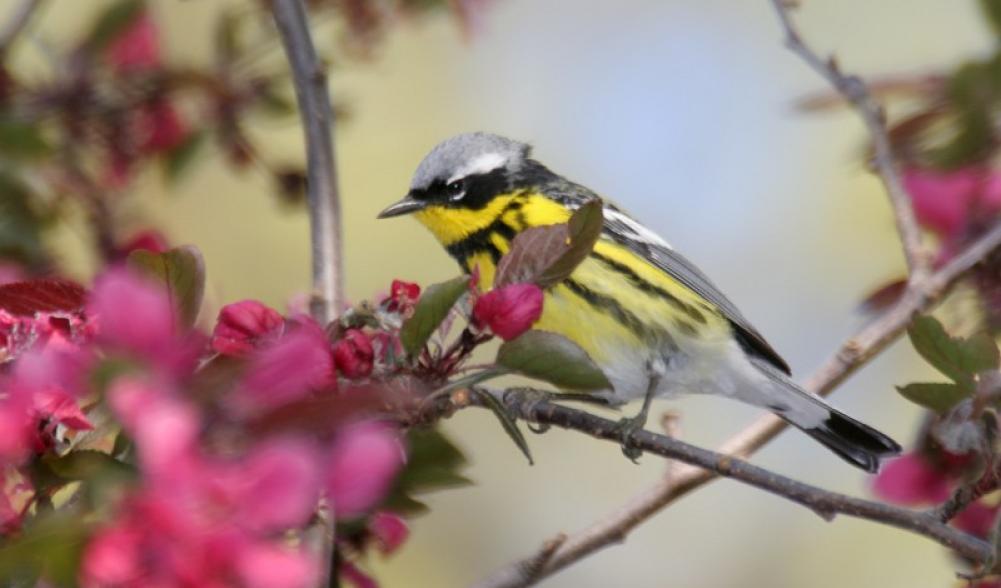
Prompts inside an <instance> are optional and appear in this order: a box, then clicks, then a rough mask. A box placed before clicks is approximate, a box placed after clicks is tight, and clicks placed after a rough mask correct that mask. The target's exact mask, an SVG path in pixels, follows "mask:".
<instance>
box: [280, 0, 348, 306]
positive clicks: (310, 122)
mask: <svg viewBox="0 0 1001 588" xmlns="http://www.w3.org/2000/svg"><path fill="white" fill-rule="evenodd" d="M271 8H272V12H273V13H274V17H275V22H276V23H277V25H278V31H279V33H280V34H281V38H282V46H283V47H284V48H285V55H286V56H287V57H288V61H289V64H290V65H291V67H292V77H293V80H294V82H295V93H296V98H297V100H298V103H299V112H300V114H301V116H302V126H303V134H304V135H305V139H306V154H307V159H308V165H307V167H308V169H307V172H308V188H309V194H308V195H309V221H310V237H311V242H312V252H313V293H312V298H311V301H310V310H311V312H312V314H313V316H314V317H315V318H316V319H317V320H318V321H320V322H321V323H322V324H326V323H328V322H330V321H331V320H333V318H334V317H335V316H336V314H337V313H338V312H339V310H340V308H341V302H342V301H343V299H344V297H343V287H344V284H343V275H344V274H343V269H342V259H343V255H342V254H341V251H342V249H341V225H340V222H341V205H340V197H339V194H338V189H337V168H336V166H335V165H334V161H335V160H334V143H333V140H332V138H331V135H332V133H333V129H334V116H333V109H332V108H331V106H330V94H329V92H328V89H327V74H326V72H325V70H324V68H323V65H322V64H321V63H320V61H319V59H318V58H317V56H316V49H315V48H314V46H313V40H312V36H311V35H310V32H309V22H308V19H307V16H306V8H305V6H304V5H303V2H302V0H272V3H271Z"/></svg>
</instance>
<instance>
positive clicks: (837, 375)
mask: <svg viewBox="0 0 1001 588" xmlns="http://www.w3.org/2000/svg"><path fill="white" fill-rule="evenodd" d="M998 247H1001V224H999V225H997V226H995V227H994V228H993V229H991V230H990V231H989V232H988V233H986V234H984V235H983V236H982V237H980V238H979V239H978V240H977V241H976V242H974V243H973V244H972V245H970V247H968V248H967V249H966V250H965V251H963V252H962V253H961V254H959V255H958V256H956V257H955V258H953V259H952V260H951V261H950V262H949V263H948V264H946V265H945V266H944V267H942V268H941V269H939V270H938V271H936V272H935V273H933V274H930V275H927V276H925V277H924V278H923V279H921V280H920V281H916V282H913V281H912V282H911V283H910V284H909V285H908V288H907V291H906V292H905V293H904V295H903V296H902V297H901V299H900V300H899V301H898V302H897V304H896V305H895V306H894V307H893V308H891V309H890V310H888V311H886V312H885V313H884V314H883V315H882V316H881V317H880V318H879V319H877V320H876V321H874V322H872V323H871V324H869V325H868V326H867V327H865V328H863V329H862V330H861V331H859V332H858V333H857V334H856V335H855V336H853V337H851V338H849V339H848V340H847V341H845V343H843V344H842V345H841V348H840V349H839V350H838V351H837V352H836V353H835V354H834V355H833V356H832V357H831V358H830V359H829V360H828V361H827V362H826V363H825V364H824V365H823V366H821V368H820V369H819V370H817V371H816V372H815V373H814V374H813V375H812V376H811V377H810V378H808V379H807V380H806V381H805V383H804V387H805V388H806V389H807V390H810V391H812V392H815V393H817V394H820V395H822V396H826V395H827V394H829V393H830V392H831V391H833V390H834V389H835V388H836V387H837V386H838V385H839V384H841V383H842V382H843V381H845V380H846V379H847V378H848V377H849V376H850V375H851V374H853V373H855V371H857V370H858V369H859V368H860V367H862V366H863V365H865V364H866V363H868V362H869V360H871V359H872V358H873V357H875V356H876V355H877V354H878V353H879V352H880V351H882V350H883V349H884V348H886V347H887V346H888V345H889V344H890V343H891V342H893V341H894V340H895V339H897V338H898V337H899V336H900V335H901V334H902V333H903V332H904V330H905V329H906V328H907V325H908V324H909V323H910V321H911V319H912V318H913V317H914V315H916V314H918V313H921V312H925V311H927V310H929V309H930V308H932V307H933V306H935V305H936V304H937V303H938V302H940V301H941V300H942V299H943V298H944V296H945V294H946V293H947V292H948V290H949V288H950V287H951V286H952V285H953V284H954V283H955V282H956V281H957V280H959V279H960V278H961V277H962V276H963V275H964V274H965V273H966V272H967V271H968V270H970V269H971V268H972V267H973V266H975V265H976V264H977V263H979V262H980V261H982V260H983V259H984V258H985V257H986V256H987V255H988V254H990V253H991V252H993V251H994V250H996V249H997V248H998ZM786 426H787V425H786V423H785V422H784V421H782V420H781V419H778V418H776V417H774V416H772V415H767V416H764V417H762V418H760V419H758V421H757V422H755V423H753V424H751V425H750V426H749V427H747V428H746V429H744V430H743V431H741V432H739V433H737V434H736V435H734V436H733V437H731V438H730V439H729V440H727V441H726V442H725V443H723V444H722V445H721V446H720V447H719V449H718V451H719V452H720V453H721V454H725V455H728V456H739V457H747V456H750V455H752V454H753V453H754V452H756V451H757V450H758V449H760V448H761V447H763V446H764V445H765V444H767V443H768V442H769V441H771V440H772V439H774V438H775V437H776V436H777V435H778V434H779V433H781V432H782V431H783V430H784V429H785V428H786ZM672 457H674V456H672ZM682 461H684V460H682ZM687 463H689V465H687V466H684V467H678V468H676V469H673V470H672V472H671V475H670V477H668V478H665V479H663V480H661V481H659V482H658V483H657V484H655V485H654V486H652V487H650V488H648V489H646V490H644V491H643V492H642V493H640V494H637V495H636V496H634V497H633V498H632V499H631V500H630V501H628V502H627V503H626V504H625V505H623V506H622V507H620V508H619V509H618V510H616V511H614V512H612V513H611V514H609V515H608V516H607V517H605V518H604V519H601V520H599V521H597V522H596V523H594V524H593V525H591V526H590V527H587V528H585V529H583V530H581V531H578V532H576V533H572V534H570V535H569V536H568V538H567V540H566V541H565V542H564V543H563V544H562V546H561V547H560V548H559V549H558V550H557V551H556V553H555V554H553V555H552V557H550V558H549V559H548V560H547V563H546V564H545V566H543V568H542V569H541V570H539V571H538V572H536V573H535V575H534V576H533V577H532V578H530V579H527V578H525V577H524V576H518V574H517V573H516V571H515V570H516V569H517V566H518V565H520V564H521V561H519V562H517V563H516V564H512V565H511V566H508V567H507V568H505V569H504V570H501V571H500V572H498V573H496V574H494V575H492V576H491V578H492V579H493V578H497V579H504V580H505V581H502V582H497V583H486V582H485V583H482V584H480V585H479V588H488V587H489V588H501V587H504V588H511V587H517V586H529V585H532V584H534V583H535V582H536V581H537V580H540V579H542V578H545V577H546V576H549V575H551V574H553V573H555V572H557V571H559V570H561V569H563V568H565V567H567V566H569V565H571V564H573V563H574V562H576V561H579V560H580V559H582V558H584V557H587V556H588V555H590V554H592V553H594V552H596V551H598V550H600V549H602V548H604V547H607V546H609V545H612V544H615V543H621V542H622V540H623V539H624V538H625V537H626V536H627V535H628V534H629V533H630V532H631V531H632V530H633V529H634V528H636V527H637V526H639V525H640V524H642V523H643V522H644V521H646V520H647V519H649V518H650V517H652V516H653V515H654V514H656V513H657V512H659V511H660V510H661V509H663V508H664V507H666V506H667V505H668V504H671V503H672V502H674V501H675V500H677V499H679V498H681V497H682V496H684V495H686V494H688V493H689V492H691V491H692V490H695V489H696V488H699V487H700V486H702V485H704V484H706V483H707V482H710V481H712V480H714V479H715V478H716V477H717V476H718V475H719V472H718V471H713V470H711V469H703V468H701V467H695V466H693V465H691V463H690V462H687ZM928 516H929V518H931V519H934V520H940V519H937V518H936V517H935V516H933V515H928ZM526 559H531V558H526ZM522 561H525V560H522Z"/></svg>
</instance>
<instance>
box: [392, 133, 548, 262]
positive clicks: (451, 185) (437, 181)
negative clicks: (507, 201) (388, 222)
mask: <svg viewBox="0 0 1001 588" xmlns="http://www.w3.org/2000/svg"><path fill="white" fill-rule="evenodd" d="M530 150H531V148H530V147H529V146H528V145H527V144H525V143H520V142H518V141H513V140H511V139H506V138H504V137H501V136H499V135H492V134H490V133H466V134H462V135H456V136H455V137H452V138H450V139H446V140H445V141H442V142H441V143H439V144H438V145H437V146H435V147H434V149H432V150H431V152H430V153H428V154H427V156H426V157H424V160H423V161H421V163H420V165H419V166H417V171H416V172H415V173H414V177H413V180H412V181H411V182H410V190H409V192H407V195H406V196H405V197H404V198H403V199H402V200H400V201H399V202H396V203H395V204H392V205H390V206H389V207H387V208H386V209H385V210H383V211H382V212H381V213H379V218H388V217H392V216H400V215H404V214H414V216H415V217H416V218H417V220H419V221H420V222H421V223H422V224H424V225H425V226H427V227H428V228H429V229H430V230H431V232H432V233H434V234H435V236H436V237H438V239H439V240H440V241H442V242H443V243H445V244H448V243H450V242H453V241H456V240H458V239H461V238H463V237H464V236H465V235H468V234H470V233H472V232H474V231H476V230H478V229H480V228H482V227H483V226H486V224H488V223H489V222H490V221H492V220H493V218H494V217H496V215H497V212H498V211H495V210H494V209H495V208H498V206H499V205H500V202H499V199H500V198H502V197H504V196H506V195H510V193H511V192H512V190H513V189H514V188H516V186H517V182H518V179H519V174H520V172H521V171H522V170H523V169H524V168H525V166H526V164H527V162H528V161H529V159H528V158H529V153H530Z"/></svg>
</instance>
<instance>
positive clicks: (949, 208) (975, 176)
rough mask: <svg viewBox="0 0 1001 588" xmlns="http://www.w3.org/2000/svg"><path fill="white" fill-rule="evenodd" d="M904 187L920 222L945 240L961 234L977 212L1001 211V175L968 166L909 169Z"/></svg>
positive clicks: (987, 213) (990, 212) (988, 213)
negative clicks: (942, 168) (956, 168)
mask: <svg viewBox="0 0 1001 588" xmlns="http://www.w3.org/2000/svg"><path fill="white" fill-rule="evenodd" d="M903 182H904V187H905V188H906V189H907V192H908V194H910V196H911V200H912V201H913V203H914V213H915V214H916V215H917V217H918V222H920V223H921V224H922V225H923V226H925V227H926V228H928V229H929V230H931V231H934V232H936V233H938V234H939V236H941V237H942V238H943V239H946V240H950V239H954V238H956V237H958V236H960V235H961V233H962V232H963V231H964V230H965V229H966V228H967V227H968V226H969V225H970V223H971V221H975V220H978V219H977V218H974V216H976V215H993V214H995V213H997V212H998V211H999V210H1001V175H999V174H998V173H997V172H994V171H993V170H985V169H983V168H977V167H967V168H962V169H958V170H952V171H939V170H931V169H922V168H915V167H912V168H908V169H905V170H904V172H903Z"/></svg>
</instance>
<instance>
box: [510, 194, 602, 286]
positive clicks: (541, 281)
mask: <svg viewBox="0 0 1001 588" xmlns="http://www.w3.org/2000/svg"><path fill="white" fill-rule="evenodd" d="M601 211H602V204H601V202H600V201H598V200H592V201H590V202H587V203H585V204H584V205H582V206H581V207H580V208H579V209H577V211H575V212H574V214H573V215H572V216H571V217H570V220H569V221H568V222H567V223H564V224H557V225H547V226H541V227H530V228H528V229H525V230H523V231H521V232H520V233H518V235H517V236H515V238H514V239H513V240H512V242H511V249H510V250H509V251H508V252H507V254H506V255H504V257H502V258H501V260H500V261H499V262H498V264H497V273H496V276H495V278H494V287H495V288H500V287H503V286H507V285H509V284H517V283H525V282H527V283H534V284H537V285H538V286H540V287H542V288H546V287H548V286H551V285H553V284H556V283H558V282H561V281H563V280H564V279H566V278H567V277H568V276H570V274H571V273H573V271H574V269H576V268H577V266H578V265H580V263H581V262H582V261H584V259H586V258H587V256H588V255H589V254H590V253H591V251H592V250H593V249H594V244H595V242H596V241H597V240H598V238H599V237H600V236H601V231H602V227H603V225H604V220H603V217H602V212H601Z"/></svg>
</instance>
